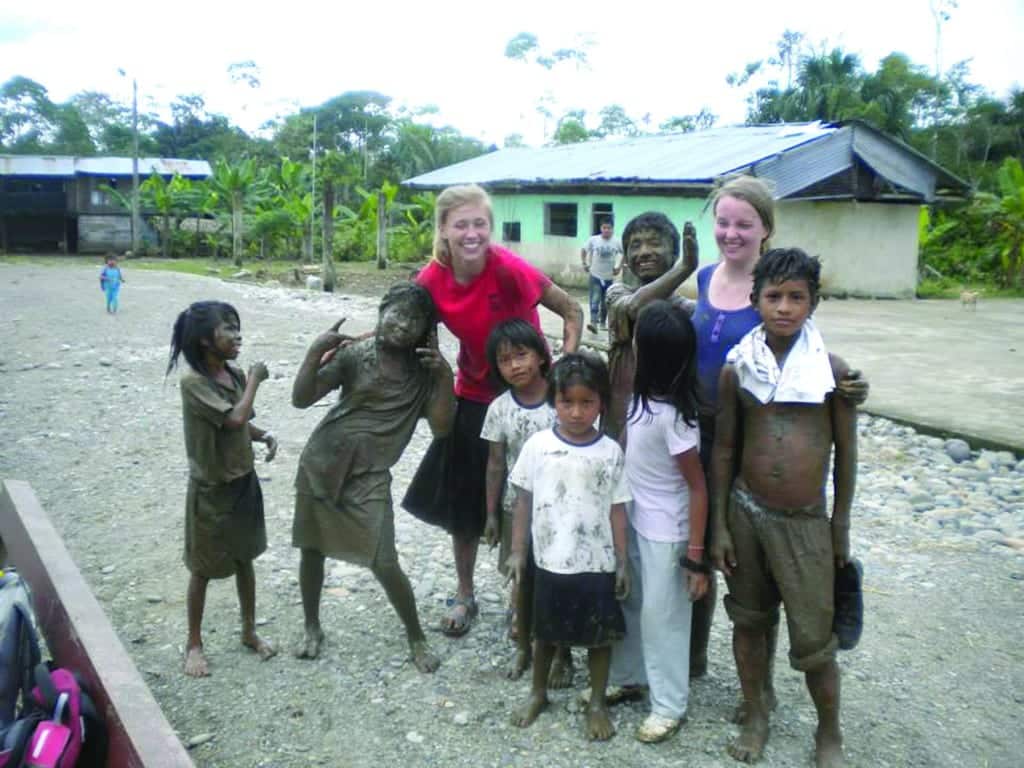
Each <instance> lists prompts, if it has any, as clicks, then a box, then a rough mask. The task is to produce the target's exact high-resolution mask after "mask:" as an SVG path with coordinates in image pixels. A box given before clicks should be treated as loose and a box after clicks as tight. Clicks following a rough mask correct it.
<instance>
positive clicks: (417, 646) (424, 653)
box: [370, 559, 441, 672]
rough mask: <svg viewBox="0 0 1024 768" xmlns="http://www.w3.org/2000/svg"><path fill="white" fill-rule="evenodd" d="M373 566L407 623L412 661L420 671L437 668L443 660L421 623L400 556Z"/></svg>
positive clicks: (389, 597) (377, 576)
mask: <svg viewBox="0 0 1024 768" xmlns="http://www.w3.org/2000/svg"><path fill="white" fill-rule="evenodd" d="M370 570H371V571H372V573H373V575H374V576H375V577H376V579H377V581H379V582H380V585H381V586H382V587H384V592H385V593H387V596H388V601H389V602H390V603H391V606H392V607H393V608H394V609H395V611H396V612H397V613H398V618H400V619H401V620H402V624H403V625H404V626H405V636H406V638H407V639H408V641H409V651H410V652H411V653H412V663H413V664H415V665H416V669H418V670H419V671H420V672H433V671H434V670H435V669H437V668H438V667H439V666H440V665H441V660H440V659H439V658H438V657H437V656H435V655H434V653H433V652H432V651H431V650H430V646H429V645H428V644H427V638H426V636H425V635H424V634H423V627H421V626H420V617H419V614H418V613H417V612H416V596H415V595H414V594H413V591H412V585H411V584H409V579H408V577H407V576H406V575H405V573H404V572H403V571H402V568H401V566H400V565H399V564H398V560H397V559H396V560H395V561H394V562H389V563H386V564H385V565H379V564H374V565H373V566H372V567H371V568H370Z"/></svg>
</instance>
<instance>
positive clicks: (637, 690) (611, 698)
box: [580, 685, 647, 707]
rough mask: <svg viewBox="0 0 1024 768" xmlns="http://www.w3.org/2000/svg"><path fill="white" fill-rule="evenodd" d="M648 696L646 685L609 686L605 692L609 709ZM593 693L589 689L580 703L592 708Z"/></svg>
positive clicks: (583, 693) (584, 692) (583, 694)
mask: <svg viewBox="0 0 1024 768" xmlns="http://www.w3.org/2000/svg"><path fill="white" fill-rule="evenodd" d="M646 694H647V686H646V685H609V686H608V687H607V688H606V689H605V692H604V701H605V704H607V705H608V706H609V707H612V706H614V705H616V704H621V703H622V702H624V701H639V700H640V699H642V698H643V697H644V696H645V695H646ZM591 695H593V691H592V690H591V689H590V688H587V689H586V690H585V691H583V692H582V693H581V694H580V703H581V704H583V705H584V706H590V697H591Z"/></svg>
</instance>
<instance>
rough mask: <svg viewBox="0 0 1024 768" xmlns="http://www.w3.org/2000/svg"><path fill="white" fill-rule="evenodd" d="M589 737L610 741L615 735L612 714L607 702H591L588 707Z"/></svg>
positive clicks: (587, 728)
mask: <svg viewBox="0 0 1024 768" xmlns="http://www.w3.org/2000/svg"><path fill="white" fill-rule="evenodd" d="M586 735H587V738H588V739H590V740H591V741H608V739H610V738H611V737H612V736H614V735H615V726H614V725H612V718H611V714H610V713H609V712H608V706H607V705H606V704H591V705H590V706H589V707H587V727H586Z"/></svg>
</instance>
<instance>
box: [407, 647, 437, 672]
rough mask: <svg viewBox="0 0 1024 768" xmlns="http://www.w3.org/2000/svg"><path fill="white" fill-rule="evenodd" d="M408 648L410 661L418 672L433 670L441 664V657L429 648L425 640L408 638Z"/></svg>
mask: <svg viewBox="0 0 1024 768" xmlns="http://www.w3.org/2000/svg"><path fill="white" fill-rule="evenodd" d="M409 650H410V651H411V652H412V663H413V664H415V665H416V669H418V670H419V671H420V672H433V671H434V670H435V669H437V668H438V667H439V666H441V659H439V658H438V657H437V656H435V655H434V653H433V652H432V651H431V650H430V646H429V645H427V641H426V640H410V641H409Z"/></svg>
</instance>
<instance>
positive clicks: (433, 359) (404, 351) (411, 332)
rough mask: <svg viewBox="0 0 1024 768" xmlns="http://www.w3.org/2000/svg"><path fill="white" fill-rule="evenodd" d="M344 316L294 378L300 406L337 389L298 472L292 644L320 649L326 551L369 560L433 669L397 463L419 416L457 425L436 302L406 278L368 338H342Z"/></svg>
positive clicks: (314, 652)
mask: <svg viewBox="0 0 1024 768" xmlns="http://www.w3.org/2000/svg"><path fill="white" fill-rule="evenodd" d="M341 322H342V321H340V320H339V321H338V322H337V323H335V324H334V325H333V326H332V327H331V328H330V329H329V330H328V331H326V332H324V333H322V334H320V335H319V336H318V337H317V338H316V339H315V340H314V341H313V343H312V344H311V345H310V347H309V350H308V351H307V352H306V357H305V359H304V360H303V362H302V365H301V367H300V368H299V371H298V373H297V374H296V376H295V383H294V385H293V387H292V404H293V405H295V407H297V408H309V407H310V406H311V405H313V404H314V403H316V402H318V401H319V400H321V399H322V398H323V397H324V396H325V395H327V394H328V393H329V392H332V391H333V390H335V389H340V390H341V395H340V397H339V399H338V402H337V403H336V404H335V405H334V407H332V408H331V409H330V410H329V411H328V412H327V414H326V415H325V416H324V418H323V419H322V420H321V421H320V423H319V424H318V425H317V427H316V429H315V430H313V434H312V435H311V436H310V438H309V441H308V442H307V443H306V447H305V449H304V450H303V451H302V456H301V457H300V459H299V468H298V472H297V474H296V478H295V489H296V496H295V518H294V522H293V526H292V545H293V546H295V547H298V548H299V549H301V551H302V554H301V560H300V565H299V586H300V589H301V591H302V608H303V614H304V616H305V636H304V638H303V639H302V641H301V642H300V644H299V646H298V648H296V652H295V653H296V656H298V657H299V658H308V659H312V658H316V657H317V656H318V655H319V653H320V646H321V644H322V643H323V641H324V633H323V629H322V628H321V625H320V593H321V591H322V589H323V582H324V559H325V558H326V557H332V558H335V559H338V560H345V561H347V562H350V563H355V564H357V565H362V566H365V567H367V568H369V569H370V571H371V572H372V573H373V575H374V576H375V577H376V578H377V581H378V582H380V584H381V586H382V587H384V591H385V592H386V593H387V597H388V600H389V601H390V603H391V605H392V606H393V607H394V609H395V611H396V612H397V613H398V616H399V618H400V619H401V620H402V623H403V625H404V626H405V634H406V638H407V639H408V642H409V649H410V651H411V654H412V660H413V663H414V664H415V665H416V668H417V669H419V670H420V671H421V672H433V671H434V670H435V669H437V667H438V665H439V664H440V660H439V659H438V657H437V656H435V655H434V654H433V653H432V652H431V650H430V647H429V646H428V644H427V639H426V637H425V636H424V634H423V629H422V628H421V626H420V620H419V615H418V614H417V611H416V599H415V597H414V596H413V591H412V587H411V586H410V584H409V579H408V577H407V576H406V575H405V573H404V572H403V571H402V568H401V566H400V565H399V562H398V553H397V551H396V549H395V522H394V511H393V509H392V504H391V467H392V466H394V464H395V463H396V462H397V461H398V459H399V457H400V456H401V455H402V451H404V450H405V447H406V446H407V445H408V444H409V440H410V439H411V438H412V434H413V430H415V428H416V423H417V422H418V421H419V419H420V418H426V419H427V422H428V423H429V424H430V428H431V430H432V432H433V433H434V435H435V436H443V435H444V434H446V433H447V432H448V430H449V429H450V428H451V424H452V418H453V414H454V409H455V397H454V394H453V382H452V370H451V368H450V367H449V365H448V363H447V362H446V361H445V359H444V357H442V356H441V353H440V352H439V350H438V348H437V334H436V331H435V323H436V316H435V310H434V304H433V301H432V300H431V298H430V294H429V293H427V291H426V289H425V288H423V287H422V286H419V285H416V284H414V283H401V284H398V285H394V286H392V287H391V288H390V289H389V290H388V292H387V293H386V294H385V295H384V298H383V299H382V300H381V303H380V311H379V314H378V319H377V329H376V333H375V334H374V336H373V337H372V338H367V339H362V340H360V341H356V342H354V343H351V344H349V345H347V346H341V344H342V342H343V341H345V340H346V337H345V336H343V335H341V334H339V333H338V327H339V326H340V325H341ZM339 347H340V348H339ZM331 352H334V354H333V355H328V353H331ZM325 358H327V359H326V362H322V361H323V360H324V359H325Z"/></svg>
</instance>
